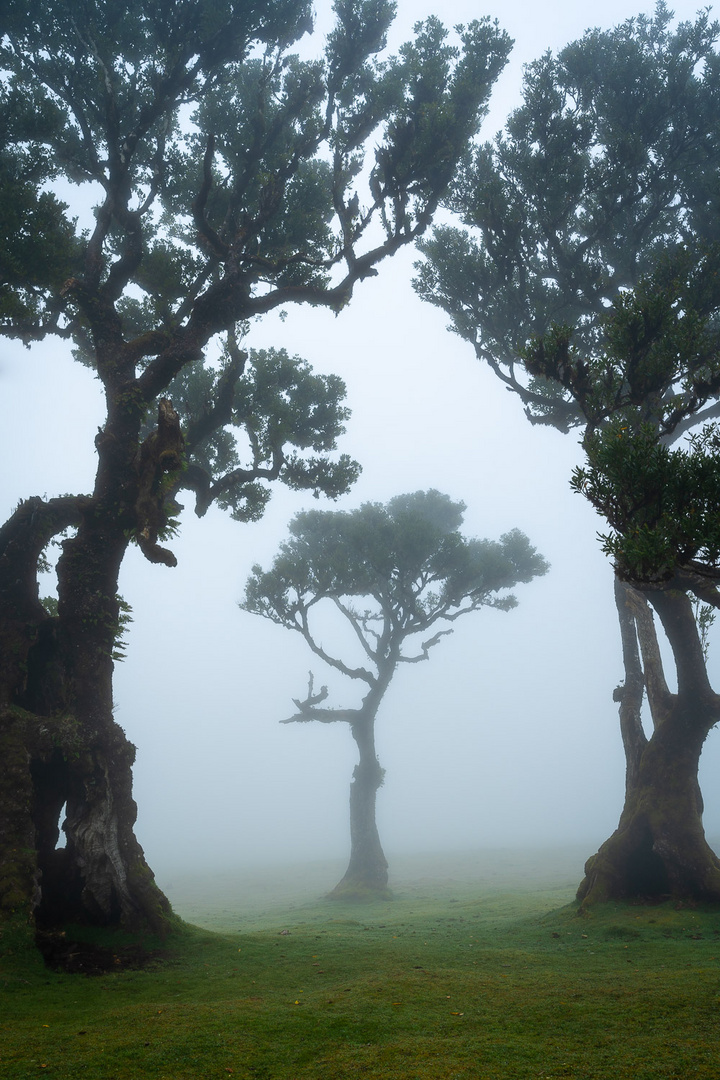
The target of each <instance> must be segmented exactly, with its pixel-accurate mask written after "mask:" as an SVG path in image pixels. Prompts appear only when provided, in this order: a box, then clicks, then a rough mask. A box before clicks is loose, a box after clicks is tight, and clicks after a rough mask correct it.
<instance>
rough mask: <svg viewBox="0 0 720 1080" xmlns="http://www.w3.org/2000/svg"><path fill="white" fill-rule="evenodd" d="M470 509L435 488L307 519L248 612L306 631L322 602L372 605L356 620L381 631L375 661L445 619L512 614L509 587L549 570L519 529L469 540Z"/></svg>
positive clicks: (294, 528) (249, 596) (297, 523)
mask: <svg viewBox="0 0 720 1080" xmlns="http://www.w3.org/2000/svg"><path fill="white" fill-rule="evenodd" d="M464 509H465V507H464V505H463V503H457V502H453V501H452V500H451V499H450V498H449V497H448V496H447V495H442V494H441V493H440V492H438V491H432V490H431V491H418V492H415V493H413V494H410V495H398V496H396V498H394V499H391V500H390V502H389V503H387V504H386V505H382V504H380V503H365V504H364V505H363V506H362V507H360V509H359V510H353V511H335V512H333V511H321V510H312V511H305V512H303V513H300V514H298V515H296V517H295V518H293V520H292V521H291V523H290V526H289V531H290V539H289V540H288V541H286V543H285V544H283V545H282V547H281V549H280V553H279V555H278V556H277V557H276V559H275V562H274V564H273V567H272V569H271V570H269V571H263V570H262V569H261V568H260V567H259V566H258V567H254V568H253V574H252V577H251V578H250V580H249V582H248V585H247V590H246V597H245V601H244V602H243V605H242V606H243V607H244V608H245V609H246V610H249V611H255V612H257V613H258V614H261V615H265V616H266V617H267V618H270V619H272V620H273V621H275V622H278V623H280V624H281V625H283V626H287V627H289V628H291V629H294V630H299V631H300V632H303V633H304V625H305V620H306V618H307V615H308V612H309V611H310V609H311V608H312V607H313V606H314V605H315V604H317V603H318V602H319V601H320V600H323V599H331V600H339V601H343V600H344V599H346V598H354V600H356V601H362V602H363V603H371V604H372V605H374V606H373V610H372V612H370V611H363V612H360V611H353V613H352V615H353V620H354V624H355V625H356V626H357V627H360V626H363V627H364V628H365V629H367V628H368V627H369V625H370V624H371V623H377V624H380V625H384V632H382V633H380V634H379V640H378V642H377V643H376V645H374V646H373V645H370V644H369V645H368V648H369V649H370V652H371V653H373V654H374V653H375V651H376V649H377V658H378V659H379V658H380V657H383V658H384V657H385V656H387V655H388V654H390V653H395V652H396V651H397V649H398V647H399V646H400V644H401V643H402V641H403V639H404V638H405V637H407V636H409V635H411V634H415V633H420V632H424V631H425V630H427V629H428V628H429V627H430V626H432V625H433V624H434V623H435V622H437V621H438V620H449V621H452V620H454V619H456V618H457V617H458V616H459V615H461V614H464V613H466V612H469V611H473V610H476V609H478V608H480V607H485V606H490V607H496V608H500V609H501V610H508V609H510V608H512V607H514V606H515V603H516V601H515V597H514V596H512V595H510V594H507V593H505V592H504V590H506V589H508V588H511V587H512V586H513V585H515V584H517V583H518V582H527V581H531V580H532V578H533V577H535V576H537V575H538V574H544V573H545V572H546V571H547V569H548V567H547V563H546V562H545V560H544V559H543V558H542V556H540V555H538V554H537V552H536V551H535V549H534V548H532V547H531V546H530V543H529V541H528V539H527V537H526V536H524V535H523V534H522V533H521V532H519V531H518V530H514V531H513V532H510V533H507V534H506V535H505V536H503V537H501V539H500V540H499V541H491V540H474V539H466V538H465V537H463V536H462V535H461V533H460V531H459V530H460V526H461V524H462V518H463V511H464ZM500 592H502V595H496V594H498V593H500ZM372 636H373V637H374V635H372Z"/></svg>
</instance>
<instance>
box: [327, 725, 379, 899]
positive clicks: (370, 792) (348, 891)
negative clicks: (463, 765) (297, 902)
mask: <svg viewBox="0 0 720 1080" xmlns="http://www.w3.org/2000/svg"><path fill="white" fill-rule="evenodd" d="M351 730H352V734H353V738H354V739H355V742H356V743H357V747H358V751H359V761H358V764H357V765H356V766H355V769H354V770H353V779H352V783H351V784H350V862H349V864H348V868H347V870H346V871H345V874H344V876H343V878H342V879H341V880H340V881H339V882H338V884H337V885H336V886H335V888H334V889H333V890H332V892H331V893H329V894H328V896H329V898H330V899H333V900H366V899H371V898H374V897H389V896H390V895H391V893H390V890H389V888H388V864H387V859H386V858H385V853H384V851H383V849H382V845H381V843H380V836H379V833H378V830H377V824H376V820H375V804H376V799H377V792H378V789H379V788H380V787H381V786H382V782H383V778H384V776H385V770H384V769H383V768H381V766H380V762H379V761H378V759H377V754H376V752H375V714H374V712H373V713H369V712H366V711H365V710H363V711H362V713H361V717H360V718H359V719H358V720H356V721H354V722H353V723H352V725H351Z"/></svg>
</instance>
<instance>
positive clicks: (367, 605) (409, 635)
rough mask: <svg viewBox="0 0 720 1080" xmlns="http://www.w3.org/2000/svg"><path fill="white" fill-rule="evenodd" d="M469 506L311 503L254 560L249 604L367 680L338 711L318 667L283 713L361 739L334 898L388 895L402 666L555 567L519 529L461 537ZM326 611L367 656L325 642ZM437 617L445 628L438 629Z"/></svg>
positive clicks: (411, 498) (435, 499)
mask: <svg viewBox="0 0 720 1080" xmlns="http://www.w3.org/2000/svg"><path fill="white" fill-rule="evenodd" d="M464 510H465V505H464V503H458V502H453V501H452V500H451V499H450V498H449V497H448V496H447V495H442V494H440V492H438V491H433V490H430V491H416V492H415V493H414V494H411V495H398V496H396V497H395V498H394V499H391V500H390V502H388V503H387V505H384V506H383V505H381V504H380V503H365V504H364V505H363V506H361V507H360V509H359V510H351V511H345V512H343V511H336V512H333V511H319V510H314V511H306V512H304V513H300V514H297V515H296V516H295V518H293V520H292V521H291V523H290V526H289V531H290V539H289V540H287V541H286V542H285V543H284V544H283V545H282V547H281V549H280V552H279V554H278V555H277V556H276V558H275V561H274V563H273V565H272V568H271V569H270V570H268V571H263V570H262V569H261V567H259V566H255V567H253V572H252V575H251V577H250V579H249V581H248V585H247V589H246V593H245V599H244V601H243V603H242V604H241V605H240V606H241V607H242V608H244V609H245V610H246V611H251V612H255V613H256V614H258V615H263V616H264V617H265V618H267V619H271V620H272V621H273V622H275V623H277V624H278V625H280V626H284V627H286V628H287V629H288V630H294V631H295V632H296V633H299V634H301V635H302V637H303V638H304V640H305V641H306V642H307V644H308V646H309V647H310V649H311V650H312V652H313V653H314V654H315V656H318V657H320V659H321V660H323V661H324V662H325V663H326V664H328V665H329V666H330V667H331V668H334V669H335V670H336V671H339V672H341V673H342V674H343V675H345V676H346V677H347V678H349V679H353V680H355V681H356V682H358V683H359V684H360V685H362V686H363V691H364V696H363V698H362V701H361V703H360V705H358V706H356V707H354V708H330V707H327V706H325V705H324V704H323V702H324V701H325V700H326V698H327V697H328V689H327V687H326V686H323V687H322V688H321V690H320V691H319V693H314V692H313V691H314V680H313V676H312V673H311V675H310V682H309V686H308V693H307V697H306V698H305V699H304V700H302V701H301V700H295V701H294V703H295V706H296V708H297V710H298V711H297V712H296V713H295V714H294V715H293V716H291V717H289V718H288V719H287V720H283V721H282V723H285V724H292V723H307V722H308V721H311V720H318V721H320V722H321V723H324V724H331V723H337V722H340V721H342V722H345V723H347V724H349V725H350V732H351V734H352V737H353V739H354V740H355V743H356V744H357V748H358V764H357V765H356V767H355V770H354V772H353V780H352V784H351V785H350V862H349V865H348V868H347V871H346V872H345V875H344V877H343V878H342V880H341V881H340V882H339V883H338V885H337V886H336V887H335V889H334V890H333V891H332V892H331V893H330V896H331V897H334V898H342V899H346V898H358V897H366V896H372V895H386V894H387V882H388V869H387V865H388V864H387V860H386V858H385V854H384V852H383V849H382V845H381V843H380V837H379V835H378V830H377V825H376V822H375V800H376V795H377V791H378V789H379V787H380V786H381V784H382V783H383V778H384V769H382V768H381V767H380V763H379V762H378V759H377V755H376V752H375V718H376V716H377V712H378V709H379V707H380V703H381V701H382V699H383V696H384V694H385V692H386V690H387V688H388V686H389V685H390V682H391V680H392V678H393V675H394V674H395V672H396V670H397V668H398V666H399V665H401V664H417V663H420V662H421V661H423V660H427V659H428V658H429V654H430V649H432V648H433V647H434V646H435V645H437V644H438V642H439V641H440V639H441V638H443V637H444V636H445V635H447V634H450V633H452V627H450V628H448V627H447V624H449V623H453V622H455V620H456V619H459V618H460V617H461V616H462V615H467V614H468V613H469V612H471V611H477V610H478V609H480V608H483V607H492V608H496V609H498V610H500V611H509V610H510V609H511V608H513V607H515V606H516V603H517V601H516V600H515V597H514V596H513V595H512V594H508V593H507V592H506V591H505V590H507V589H509V588H512V587H513V586H514V585H516V584H517V583H518V582H527V581H531V580H532V579H533V578H534V577H536V576H538V575H540V574H544V573H546V571H547V569H548V565H547V563H546V562H545V560H544V559H543V558H542V556H541V555H538V554H537V552H536V551H535V549H534V548H532V547H531V546H530V543H529V541H528V539H527V537H526V536H525V535H524V534H523V533H521V532H519V531H518V530H517V529H515V530H514V531H513V532H510V533H506V534H505V535H504V536H502V537H501V538H500V540H499V541H492V540H468V539H466V538H465V537H463V536H462V534H461V533H460V526H461V525H462V520H463V512H464ZM498 594H500V595H498ZM328 607H330V608H331V609H332V608H334V610H335V611H337V612H339V613H340V615H341V616H342V617H343V618H344V619H345V620H346V622H347V623H348V624H349V626H350V627H351V628H352V631H353V636H354V639H355V640H357V642H358V644H359V647H360V655H359V662H358V663H356V662H355V660H354V659H346V658H342V657H341V656H339V655H336V652H335V650H334V649H333V651H330V649H328V648H326V647H325V646H324V645H323V644H321V643H320V640H321V639H320V624H319V622H318V618H322V613H323V611H324V610H325V609H327V608H328ZM438 625H439V626H441V627H443V629H439V630H435V627H436V626H438ZM433 630H435V632H434V633H433V632H432V631H433ZM426 634H429V635H430V636H429V637H424V636H423V635H426ZM346 656H347V654H346Z"/></svg>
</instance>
